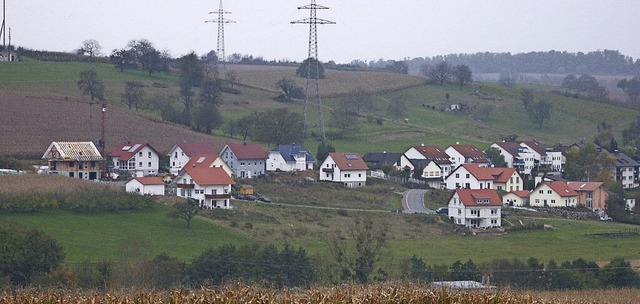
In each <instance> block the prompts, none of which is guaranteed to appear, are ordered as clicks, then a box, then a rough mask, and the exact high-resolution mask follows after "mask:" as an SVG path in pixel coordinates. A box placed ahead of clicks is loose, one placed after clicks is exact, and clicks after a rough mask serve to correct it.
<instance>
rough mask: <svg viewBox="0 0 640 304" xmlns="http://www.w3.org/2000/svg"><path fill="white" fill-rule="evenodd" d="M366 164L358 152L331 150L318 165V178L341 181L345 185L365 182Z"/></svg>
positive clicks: (364, 183)
mask: <svg viewBox="0 0 640 304" xmlns="http://www.w3.org/2000/svg"><path fill="white" fill-rule="evenodd" d="M367 170H369V167H367V164H366V163H365V162H364V160H362V158H360V155H358V153H338V152H331V153H329V156H327V158H326V159H325V160H324V161H323V162H322V165H320V180H321V181H331V182H336V183H342V184H343V185H344V186H345V187H349V188H353V187H363V186H366V184H367Z"/></svg>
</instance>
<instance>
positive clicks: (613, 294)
mask: <svg viewBox="0 0 640 304" xmlns="http://www.w3.org/2000/svg"><path fill="white" fill-rule="evenodd" d="M638 298H640V291H639V290H629V289H624V290H590V291H586V292H577V291H576V292H573V291H568V292H553V293H544V292H540V293H537V292H533V293H532V292H523V291H510V290H507V291H456V290H442V289H433V288H431V287H429V286H427V285H418V284H413V283H404V282H402V283H400V282H399V283H384V284H370V285H355V284H346V285H340V286H334V287H314V288H308V289H285V290H275V289H270V288H263V287H257V286H245V285H243V284H230V285H227V286H223V287H220V288H216V289H211V288H201V289H191V290H189V289H177V290H173V291H117V292H113V293H103V292H95V291H86V290H84V291H77V292H74V291H55V290H49V291H39V290H29V289H26V290H18V291H13V292H8V291H7V292H4V293H2V294H0V303H2V304H13V303H31V304H40V303H42V304H44V303H69V304H72V303H136V304H151V303H174V304H181V303H185V304H187V303H425V304H429V303H459V304H467V303H468V304H485V303H486V304H503V303H504V304H516V303H518V304H530V303H531V304H534V303H535V304H560V303H576V304H577V303H615V304H618V303H620V304H622V303H636V300H637V299H638Z"/></svg>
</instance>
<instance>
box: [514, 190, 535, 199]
mask: <svg viewBox="0 0 640 304" xmlns="http://www.w3.org/2000/svg"><path fill="white" fill-rule="evenodd" d="M510 193H513V194H515V195H516V196H519V197H522V198H527V197H529V195H531V191H529V190H519V191H511V192H510Z"/></svg>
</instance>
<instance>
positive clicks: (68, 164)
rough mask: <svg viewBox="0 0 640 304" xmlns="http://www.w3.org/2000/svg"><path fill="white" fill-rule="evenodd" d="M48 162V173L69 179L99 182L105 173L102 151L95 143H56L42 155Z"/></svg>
mask: <svg viewBox="0 0 640 304" xmlns="http://www.w3.org/2000/svg"><path fill="white" fill-rule="evenodd" d="M42 159H44V160H46V161H47V170H46V172H48V173H50V174H59V175H63V176H67V177H73V178H79V179H86V180H98V179H100V177H101V176H100V175H101V174H100V173H101V172H103V171H104V167H103V166H104V164H103V160H104V159H103V158H102V155H100V151H98V149H97V148H96V146H95V145H94V144H93V142H90V141H85V142H67V141H59V142H58V141H54V142H52V143H51V144H50V145H49V147H48V148H47V150H46V151H45V152H44V155H42Z"/></svg>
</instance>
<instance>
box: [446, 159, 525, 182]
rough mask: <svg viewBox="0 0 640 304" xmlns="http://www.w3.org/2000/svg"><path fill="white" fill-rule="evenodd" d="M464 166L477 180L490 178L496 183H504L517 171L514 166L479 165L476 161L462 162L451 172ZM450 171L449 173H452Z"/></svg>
mask: <svg viewBox="0 0 640 304" xmlns="http://www.w3.org/2000/svg"><path fill="white" fill-rule="evenodd" d="M460 168H464V169H466V170H467V171H468V172H469V173H470V174H471V175H473V177H475V178H476V179H477V180H492V181H494V182H496V183H506V182H508V181H509V179H510V178H511V176H513V173H515V172H517V171H516V169H515V168H502V167H495V168H494V167H486V168H485V167H480V166H479V165H478V164H476V163H472V164H462V165H460V166H458V168H456V169H455V170H453V172H456V171H458V169H460ZM453 172H451V174H453Z"/></svg>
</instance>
